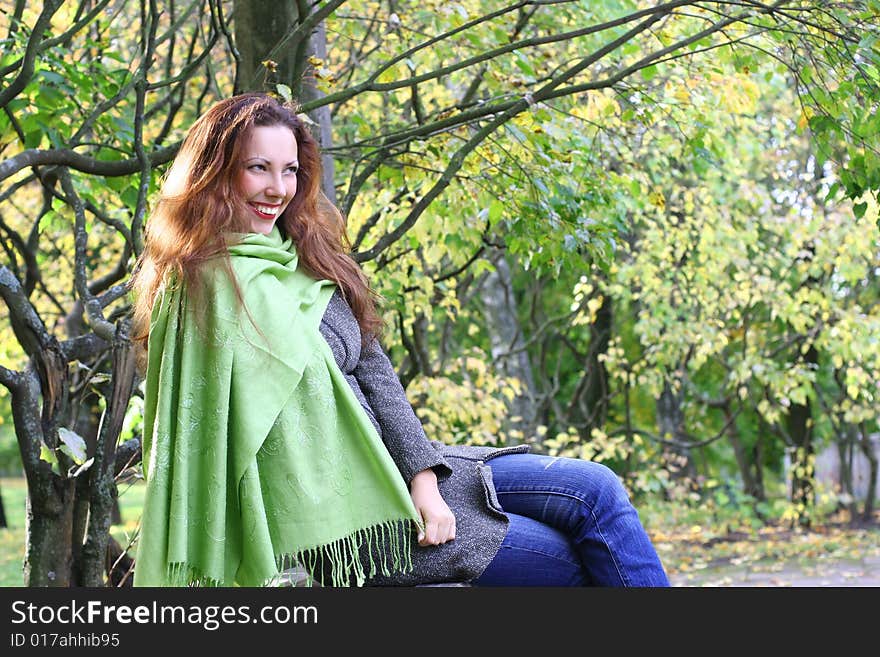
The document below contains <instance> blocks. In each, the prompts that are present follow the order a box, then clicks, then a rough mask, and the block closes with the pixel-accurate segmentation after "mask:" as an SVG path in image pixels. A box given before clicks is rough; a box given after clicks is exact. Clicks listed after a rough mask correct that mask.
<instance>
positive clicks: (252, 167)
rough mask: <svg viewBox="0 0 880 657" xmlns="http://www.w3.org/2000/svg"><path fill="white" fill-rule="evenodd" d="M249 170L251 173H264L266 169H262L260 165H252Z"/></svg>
mask: <svg viewBox="0 0 880 657" xmlns="http://www.w3.org/2000/svg"><path fill="white" fill-rule="evenodd" d="M249 168H250V170H251V171H265V170H266V167H264V166H263V165H262V164H252V165H251V166H250V167H249Z"/></svg>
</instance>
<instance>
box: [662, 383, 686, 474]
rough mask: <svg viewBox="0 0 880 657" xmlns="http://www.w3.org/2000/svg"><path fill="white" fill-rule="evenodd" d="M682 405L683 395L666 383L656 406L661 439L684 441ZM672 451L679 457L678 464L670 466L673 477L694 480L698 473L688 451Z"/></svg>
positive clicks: (679, 448) (674, 447)
mask: <svg viewBox="0 0 880 657" xmlns="http://www.w3.org/2000/svg"><path fill="white" fill-rule="evenodd" d="M681 404H682V399H681V393H680V392H676V391H675V390H674V389H673V387H672V386H671V385H670V384H669V383H668V382H665V383H664V384H663V390H662V392H661V393H660V396H659V397H658V398H657V406H656V408H657V428H658V430H659V431H660V437H661V438H664V439H667V440H673V441H675V442H681V441H682V440H683V438H684V412H683V411H682V410H681ZM670 449H671V450H672V452H673V453H674V454H675V455H676V456H677V457H678V459H677V460H678V462H677V463H672V464H670V465H671V466H672V467H671V472H672V474H673V476H677V477H690V478H693V477H694V475H695V474H696V473H695V470H694V464H693V462H692V461H691V457H690V453H689V452H688V450H687V449H686V448H685V447H679V446H673V447H671V448H670Z"/></svg>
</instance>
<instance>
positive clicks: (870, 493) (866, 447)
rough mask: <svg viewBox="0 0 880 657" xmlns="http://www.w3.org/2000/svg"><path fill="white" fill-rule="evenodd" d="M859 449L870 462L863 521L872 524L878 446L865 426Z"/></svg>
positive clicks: (875, 492) (875, 493)
mask: <svg viewBox="0 0 880 657" xmlns="http://www.w3.org/2000/svg"><path fill="white" fill-rule="evenodd" d="M860 434H861V435H860V437H859V448H860V449H861V450H862V454H864V455H865V458H866V459H867V460H868V464H869V465H870V467H869V472H868V489H867V491H866V494H865V508H864V509H862V520H864V521H865V522H870V521H871V520H872V519H873V518H874V500H875V499H877V469H878V465H877V445H876V444H875V443H876V441H872V440H871V436H870V435H869V434H868V432H867V430H866V429H865V427H864V426H862V430H861V432H860Z"/></svg>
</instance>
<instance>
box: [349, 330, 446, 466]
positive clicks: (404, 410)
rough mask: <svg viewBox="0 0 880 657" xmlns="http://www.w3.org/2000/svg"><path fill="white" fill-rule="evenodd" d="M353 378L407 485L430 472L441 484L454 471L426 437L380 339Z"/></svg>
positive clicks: (372, 344) (368, 347)
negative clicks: (425, 471)
mask: <svg viewBox="0 0 880 657" xmlns="http://www.w3.org/2000/svg"><path fill="white" fill-rule="evenodd" d="M353 374H354V377H355V379H357V382H358V385H359V386H360V388H361V391H362V392H363V393H364V397H365V398H366V400H367V403H368V404H369V405H370V408H371V409H372V411H373V414H374V415H375V417H376V420H377V422H378V423H379V426H380V427H381V429H382V440H383V441H384V442H385V445H386V447H388V451H389V452H390V453H391V457H392V458H393V459H394V462H395V463H396V464H397V467H398V469H399V470H400V472H401V474H402V475H403V477H404V479H405V480H406V482H407V483H409V482H410V481H411V480H412V478H413V476H414V475H415V474H416V473H418V472H421V471H422V470H425V469H427V468H433V470H434V472H435V473H436V475H437V479H438V480H440V481H442V480H443V479H446V478H447V477H448V476H449V475H450V474H451V473H452V469H451V468H450V467H449V464H448V463H447V462H446V459H444V458H443V457H442V456H441V455H440V453H439V452H438V451H437V450H436V449H435V448H434V446H433V445H432V444H431V441H430V440H428V437H427V436H426V435H425V430H424V429H423V428H422V423H421V422H420V421H419V418H418V417H417V416H416V414H415V411H414V410H413V407H412V405H411V404H410V402H409V399H407V396H406V391H405V390H404V389H403V386H402V385H401V383H400V379H399V378H398V377H397V372H396V371H395V370H394V367H393V366H392V364H391V361H390V360H389V359H388V356H387V355H386V353H385V351H384V350H383V349H382V345H381V344H379V341H378V340H377V339H375V338H373V339H372V340H370V342H369V344H368V345H366V346H365V347H363V349H361V354H360V359H359V360H358V363H357V365H356V366H355V368H354V371H353Z"/></svg>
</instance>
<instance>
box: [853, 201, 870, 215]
mask: <svg viewBox="0 0 880 657" xmlns="http://www.w3.org/2000/svg"><path fill="white" fill-rule="evenodd" d="M867 209H868V204H867V203H856V204H855V205H853V214H854V215H855V216H856V219H861V218H862V217H864V216H865V211H866V210H867Z"/></svg>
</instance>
